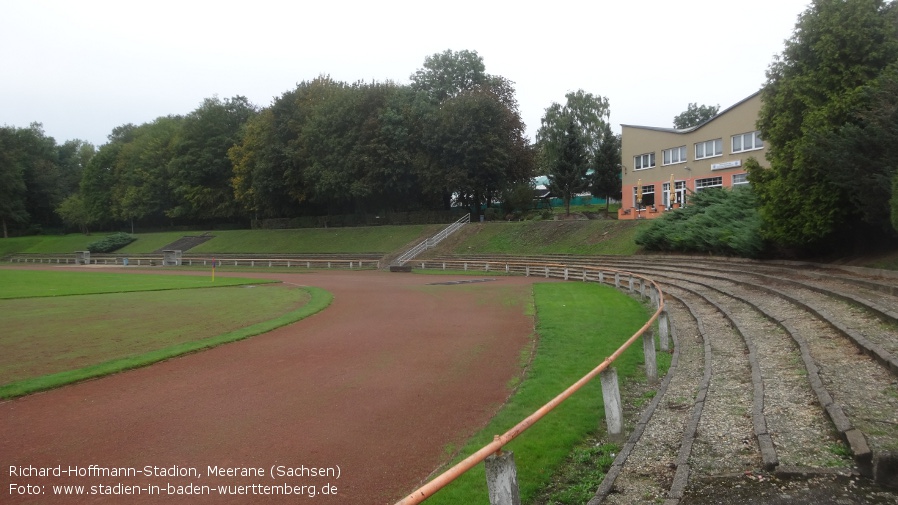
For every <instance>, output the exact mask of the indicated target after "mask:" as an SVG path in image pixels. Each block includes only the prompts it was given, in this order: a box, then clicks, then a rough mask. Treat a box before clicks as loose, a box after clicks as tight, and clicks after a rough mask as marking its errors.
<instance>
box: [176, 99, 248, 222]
mask: <svg viewBox="0 0 898 505" xmlns="http://www.w3.org/2000/svg"><path fill="white" fill-rule="evenodd" d="M254 114H256V107H255V106H253V105H252V104H250V103H249V101H248V100H247V99H246V97H242V96H235V97H234V98H225V99H224V100H221V99H219V98H218V97H214V98H207V99H205V100H203V103H202V104H201V105H200V106H199V107H198V108H197V109H196V110H194V111H193V112H191V113H190V114H188V115H187V116H186V117H185V118H184V120H183V122H182V123H181V125H180V129H179V131H178V134H177V135H176V137H175V138H174V140H173V144H172V159H171V161H170V166H169V167H168V169H169V172H170V174H171V178H170V180H169V184H170V186H171V190H172V193H173V198H174V199H175V201H174V205H173V206H172V207H170V208H168V209H167V210H166V211H165V213H166V215H167V216H169V217H187V218H192V219H202V220H206V219H217V218H224V219H228V218H232V217H234V216H235V215H236V213H237V205H236V201H235V200H234V191H233V188H232V187H231V177H233V172H234V166H233V164H232V162H231V160H230V159H229V158H228V149H230V148H231V147H233V146H234V144H235V143H236V142H237V141H238V140H239V138H240V132H241V130H242V128H243V125H244V124H246V122H247V121H248V120H249V118H251V117H252V116H253V115H254Z"/></svg>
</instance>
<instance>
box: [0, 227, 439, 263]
mask: <svg viewBox="0 0 898 505" xmlns="http://www.w3.org/2000/svg"><path fill="white" fill-rule="evenodd" d="M444 226H445V225H409V226H363V227H357V228H301V229H292V230H223V231H212V232H209V233H210V234H211V235H213V236H214V238H212V239H211V240H209V241H207V242H205V243H203V244H201V245H199V246H197V247H195V248H193V249H191V250H190V252H191V253H209V254H211V253H259V254H265V253H273V254H278V253H280V254H302V253H312V254H314V253H347V254H352V253H387V252H392V251H395V250H397V249H401V248H402V247H404V246H405V245H406V244H408V243H410V242H415V241H417V240H423V239H424V238H425V237H427V236H431V235H433V234H435V233H436V232H438V231H439V230H441V229H442V228H443V227H444ZM200 233H202V232H165V233H139V234H136V235H135V236H136V237H137V240H136V241H134V242H132V243H131V244H128V245H127V246H125V247H123V248H122V249H119V250H118V251H116V253H117V254H131V255H134V254H146V253H150V252H152V251H155V250H157V249H161V248H163V247H165V246H166V245H168V244H171V243H172V242H174V241H175V240H178V239H179V238H181V237H183V236H185V235H199V234H200ZM106 235H109V234H95V235H90V236H88V235H83V234H77V233H76V234H70V235H46V236H43V235H41V236H36V237H18V238H8V239H0V256H2V255H6V254H12V253H44V254H50V253H57V254H59V253H72V252H74V251H83V250H86V249H87V245H88V244H90V243H91V242H95V241H97V240H99V239H101V238H103V237H104V236H106Z"/></svg>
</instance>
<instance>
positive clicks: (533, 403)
mask: <svg viewBox="0 0 898 505" xmlns="http://www.w3.org/2000/svg"><path fill="white" fill-rule="evenodd" d="M534 297H535V304H536V313H537V319H538V325H537V331H538V333H539V343H538V346H537V351H536V355H535V357H534V358H533V361H532V363H531V365H530V367H529V369H528V371H527V374H526V377H525V380H524V382H523V383H522V384H521V385H520V386H519V388H518V389H517V391H516V392H515V393H514V395H513V396H512V397H511V399H510V400H509V401H508V403H507V404H506V405H505V406H504V407H503V408H502V410H501V411H500V412H499V413H498V414H497V415H496V417H495V418H493V420H492V421H491V422H490V423H489V425H488V426H487V427H486V428H485V429H484V430H483V431H481V432H480V433H479V434H477V435H475V436H474V437H473V438H472V439H471V441H470V442H469V443H468V444H467V445H466V446H465V447H464V449H463V450H462V451H461V452H460V456H459V457H458V458H457V459H456V461H454V462H453V464H454V463H455V462H457V461H459V460H461V459H463V458H464V457H466V456H468V455H469V454H471V453H473V452H475V451H477V450H478V449H480V448H481V447H482V446H484V445H486V444H487V443H489V442H490V441H492V438H493V436H494V435H497V434H501V433H504V432H505V431H507V430H508V429H510V428H511V427H513V426H514V425H515V424H517V423H518V422H519V421H521V420H522V419H524V418H525V417H527V416H528V415H530V414H531V413H533V412H534V411H535V410H537V409H538V408H539V407H541V406H542V405H544V404H545V403H547V402H548V401H549V400H551V399H552V398H553V397H555V396H556V395H558V394H559V393H561V392H562V391H563V390H564V389H566V388H567V387H568V386H570V385H571V384H573V383H574V382H576V381H577V380H578V379H579V378H581V377H582V376H583V375H585V374H586V373H587V372H589V371H590V370H592V369H593V368H595V367H596V366H598V364H599V363H601V362H602V360H604V359H605V357H607V356H608V355H610V354H611V353H613V352H614V350H616V349H617V348H618V347H619V346H620V344H621V343H622V342H623V341H625V340H626V339H627V338H628V337H629V336H630V335H632V334H633V333H635V332H636V330H638V329H639V328H640V327H641V326H642V325H643V324H644V323H645V321H646V319H647V318H648V317H649V314H648V312H647V309H646V307H645V306H643V305H642V304H640V303H639V302H637V301H636V300H634V299H632V298H629V297H627V296H622V295H621V294H620V293H618V292H617V291H615V290H614V289H613V288H610V287H607V286H600V285H598V284H593V283H573V282H571V283H546V284H536V285H534ZM642 359H643V358H642V348H641V346H638V345H637V346H633V347H631V348H630V349H629V350H628V351H627V352H626V353H624V355H623V356H622V357H621V358H620V359H619V360H618V361H616V362H615V367H616V368H617V370H618V375H619V377H620V380H622V381H624V380H635V379H634V378H633V376H634V375H635V374H636V373H637V371H638V370H640V365H641V363H642ZM603 418H604V407H603V405H602V400H601V383H600V382H599V381H598V380H594V381H592V382H590V383H589V384H587V385H586V386H585V387H584V388H583V389H581V390H580V391H579V392H577V393H576V394H574V395H573V396H572V397H571V398H569V399H568V400H567V401H565V402H564V403H563V404H561V406H559V407H558V408H557V409H556V410H555V411H553V412H552V413H550V414H549V415H547V416H546V417H544V418H543V419H542V420H540V421H539V422H538V423H536V424H535V425H534V426H533V427H531V428H530V429H529V430H527V431H526V432H524V433H523V434H522V435H521V436H519V437H518V438H517V439H515V440H514V441H512V442H511V443H510V444H509V445H508V446H506V447H505V448H504V449H505V450H510V451H514V453H515V462H516V463H517V471H518V482H519V484H520V491H521V500H522V502H525V503H526V502H527V501H529V500H530V499H532V498H533V497H534V496H536V494H537V493H538V492H539V490H540V489H541V488H543V487H545V486H547V485H548V484H549V482H550V480H551V478H552V476H553V474H554V472H555V471H556V469H557V468H558V467H559V466H560V465H561V464H562V463H563V462H564V460H565V459H566V458H567V457H568V455H569V454H570V453H571V451H572V449H573V448H574V447H575V446H577V444H578V443H579V442H580V441H581V440H582V439H584V438H585V437H586V436H587V435H589V434H590V433H592V432H594V431H595V430H596V428H597V427H598V426H599V425H600V424H602V425H603V424H604V423H603V421H602V420H603ZM427 503H453V504H454V503H489V500H488V493H487V489H486V479H485V475H484V466H483V465H477V466H476V467H475V468H473V469H472V470H470V471H468V472H467V473H465V474H464V475H463V476H462V477H461V478H459V479H458V480H456V481H455V482H454V483H452V484H450V485H449V486H447V487H446V488H444V489H442V490H440V491H439V492H437V493H436V494H435V495H434V496H433V497H432V498H431V499H430V500H428V502H427Z"/></svg>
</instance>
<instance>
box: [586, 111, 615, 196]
mask: <svg viewBox="0 0 898 505" xmlns="http://www.w3.org/2000/svg"><path fill="white" fill-rule="evenodd" d="M602 139H603V141H602V145H601V146H599V150H598V152H597V153H596V158H595V161H594V163H593V174H592V177H591V178H590V185H589V191H590V193H592V194H593V195H595V196H598V197H603V198H605V213H608V209H609V206H610V201H611V199H612V198H614V199H617V200H620V198H621V165H620V157H621V152H620V149H621V140H620V135H615V134H614V133H613V132H612V131H611V126H610V125H608V124H607V123H606V124H605V128H604V131H603V132H602Z"/></svg>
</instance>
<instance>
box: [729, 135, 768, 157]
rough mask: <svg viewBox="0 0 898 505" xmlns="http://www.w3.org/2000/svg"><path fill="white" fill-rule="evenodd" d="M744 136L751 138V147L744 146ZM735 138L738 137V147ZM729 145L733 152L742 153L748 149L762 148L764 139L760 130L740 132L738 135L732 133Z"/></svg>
mask: <svg viewBox="0 0 898 505" xmlns="http://www.w3.org/2000/svg"><path fill="white" fill-rule="evenodd" d="M746 137H748V139H750V140H751V145H752V147H750V148H746V147H745V140H746ZM736 139H739V148H738V149H737V148H736ZM730 147H731V148H732V152H733V153H744V152H748V151H758V150H760V149H764V141H763V140H762V139H761V132H759V131H754V132H748V133H740V134H739V135H733V136H732V138H731V139H730Z"/></svg>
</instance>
